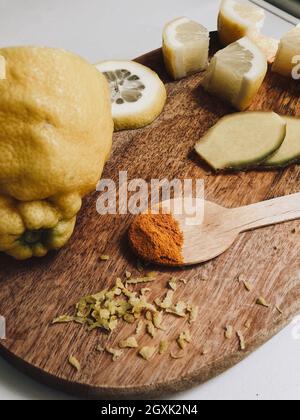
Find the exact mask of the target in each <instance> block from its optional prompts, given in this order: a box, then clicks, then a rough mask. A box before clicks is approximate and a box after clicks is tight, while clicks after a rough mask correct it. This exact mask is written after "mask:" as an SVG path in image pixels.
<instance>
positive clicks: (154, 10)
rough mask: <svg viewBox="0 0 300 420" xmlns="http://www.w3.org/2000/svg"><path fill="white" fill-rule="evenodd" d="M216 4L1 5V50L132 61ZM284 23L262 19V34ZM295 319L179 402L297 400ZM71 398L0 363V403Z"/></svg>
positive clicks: (10, 1)
mask: <svg viewBox="0 0 300 420" xmlns="http://www.w3.org/2000/svg"><path fill="white" fill-rule="evenodd" d="M218 4H219V0H114V1H112V0H85V1H83V0H26V1H24V0H0V46H3V47H4V46H13V45H23V44H31V45H44V46H51V47H59V48H66V49H69V50H72V51H74V52H76V53H78V54H80V55H82V56H83V57H85V58H87V59H88V60H90V61H91V62H93V63H94V62H97V61H100V60H105V59H110V58H117V59H131V58H134V57H136V56H138V55H141V54H143V53H145V52H148V51H150V50H152V49H155V48H157V47H159V46H160V43H161V30H162V27H163V25H164V23H165V22H166V21H168V20H171V19H172V18H174V17H178V16H182V15H186V16H188V17H191V18H193V19H195V20H198V21H200V22H201V23H203V24H204V25H206V26H207V27H208V28H209V29H210V30H215V29H216V17H217V10H218ZM290 27H291V25H289V24H288V23H287V22H284V21H283V20H281V19H279V18H277V17H275V16H274V15H271V14H268V18H267V23H266V27H265V33H266V34H268V35H272V36H274V37H280V35H281V34H282V33H283V32H286V31H287V30H288V29H289V28H290ZM299 356H300V320H299V322H298V324H296V325H292V326H290V327H288V328H287V329H285V330H284V331H283V332H282V333H281V334H279V335H278V336H277V337H275V338H274V339H273V340H271V341H270V342H269V343H267V344H266V345H265V346H264V347H262V348H261V349H259V350H258V351H257V352H256V353H254V354H253V355H251V356H250V357H249V358H248V359H246V360H244V361H243V362H242V363H240V364H239V365H238V366H236V367H234V368H232V369H231V370H229V371H228V372H226V373H225V374H223V375H221V376H220V377H218V378H216V379H214V380H211V381H210V382H208V383H206V384H204V385H202V386H200V387H197V388H195V389H193V390H191V391H188V392H185V393H182V394H178V395H174V396H172V397H170V398H180V399H209V400H214V399H228V400H233V399H236V400H244V399H261V400H263V399H271V400H274V399H286V400H287V399H297V400H298V399H300V363H299ZM65 398H70V397H68V396H66V395H64V394H61V393H58V392H56V391H54V390H52V389H49V388H47V387H44V386H42V385H40V384H38V383H36V382H35V381H33V380H31V379H29V378H27V377H26V376H24V375H23V374H21V373H19V372H18V371H17V370H15V369H14V368H13V367H11V366H10V365H8V364H7V363H6V362H5V361H4V360H2V359H1V358H0V399H1V400H4V399H65Z"/></svg>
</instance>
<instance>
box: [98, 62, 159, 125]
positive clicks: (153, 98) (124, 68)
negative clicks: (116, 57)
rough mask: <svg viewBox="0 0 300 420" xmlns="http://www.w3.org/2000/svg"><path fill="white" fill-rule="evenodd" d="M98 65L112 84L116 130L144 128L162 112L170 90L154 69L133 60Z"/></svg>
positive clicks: (110, 84)
mask: <svg viewBox="0 0 300 420" xmlns="http://www.w3.org/2000/svg"><path fill="white" fill-rule="evenodd" d="M96 68H97V69H98V70H99V71H100V72H101V73H103V74H104V76H105V77H106V78H107V81H108V83H109V86H110V90H111V102H112V114H113V119H114V123H115V130H130V129H135V128H141V127H145V126H146V125H148V124H151V123H152V122H153V121H154V120H155V119H156V118H157V117H158V116H159V115H160V114H161V112H162V110H163V108H164V105H165V103H166V99H167V93H166V88H165V86H164V84H163V82H162V81H161V80H160V78H159V77H158V75H157V74H156V73H155V72H154V71H152V70H150V69H149V68H148V67H145V66H143V65H142V64H139V63H136V62H134V61H105V62H102V63H99V64H97V65H96Z"/></svg>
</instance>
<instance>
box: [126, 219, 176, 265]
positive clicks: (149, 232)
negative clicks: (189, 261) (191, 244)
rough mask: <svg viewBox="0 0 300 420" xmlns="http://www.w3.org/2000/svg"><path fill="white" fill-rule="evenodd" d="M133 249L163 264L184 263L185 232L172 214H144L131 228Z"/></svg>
mask: <svg viewBox="0 0 300 420" xmlns="http://www.w3.org/2000/svg"><path fill="white" fill-rule="evenodd" d="M129 241H130V244H131V246H132V248H133V251H134V252H135V253H136V254H137V255H138V256H140V257H141V258H142V259H143V260H146V261H150V262H152V263H156V264H163V265H173V266H175V265H180V264H183V256H182V248H183V242H184V238H183V233H182V232H181V230H180V227H179V223H178V222H177V221H176V220H175V219H174V218H173V216H172V215H171V214H142V215H140V216H137V217H136V218H135V220H134V221H133V223H132V225H131V227H130V229H129Z"/></svg>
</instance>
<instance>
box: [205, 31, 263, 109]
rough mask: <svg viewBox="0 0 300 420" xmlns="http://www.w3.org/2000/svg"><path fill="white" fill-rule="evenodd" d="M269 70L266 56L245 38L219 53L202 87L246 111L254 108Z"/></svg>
mask: <svg viewBox="0 0 300 420" xmlns="http://www.w3.org/2000/svg"><path fill="white" fill-rule="evenodd" d="M267 70H268V63H267V59H266V57H265V55H264V54H263V53H262V51H261V50H260V49H259V48H258V47H257V46H256V45H255V44H254V43H253V42H252V41H251V40H250V39H249V38H247V37H245V38H242V39H240V40H239V41H237V42H235V43H233V44H231V45H229V46H228V47H226V48H225V49H223V50H220V51H219V52H217V54H216V55H215V56H214V57H213V59H212V60H211V63H210V65H209V67H208V69H207V73H206V75H205V77H204V80H203V81H202V85H203V87H204V89H205V90H206V91H208V92H209V93H211V94H213V95H216V96H218V97H220V98H221V99H223V100H225V101H227V102H229V103H230V104H231V105H233V106H234V107H236V108H237V109H239V110H240V111H243V110H245V109H246V108H248V107H249V106H250V104H251V102H252V100H253V98H254V96H255V95H256V94H257V92H258V90H259V88H260V86H261V85H262V82H263V80H264V78H265V76H266V73H267Z"/></svg>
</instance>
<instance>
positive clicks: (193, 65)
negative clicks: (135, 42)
mask: <svg viewBox="0 0 300 420" xmlns="http://www.w3.org/2000/svg"><path fill="white" fill-rule="evenodd" d="M163 53H164V60H165V64H166V68H167V71H168V73H169V74H170V76H171V77H172V78H173V79H175V80H179V79H182V78H184V77H186V76H188V75H190V74H193V73H196V72H200V71H203V70H205V69H206V68H207V65H208V54H209V32H208V30H207V29H206V28H205V27H204V26H202V25H200V23H197V22H194V21H192V20H190V19H188V18H186V17H181V18H178V19H175V20H173V21H172V22H169V23H168V24H167V25H166V26H165V28H164V32H163Z"/></svg>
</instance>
